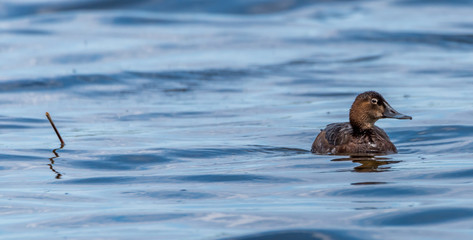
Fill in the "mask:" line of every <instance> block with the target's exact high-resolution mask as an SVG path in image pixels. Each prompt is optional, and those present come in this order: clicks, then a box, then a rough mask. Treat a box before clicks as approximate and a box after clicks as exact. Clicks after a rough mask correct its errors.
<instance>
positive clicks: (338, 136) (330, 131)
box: [324, 122, 353, 146]
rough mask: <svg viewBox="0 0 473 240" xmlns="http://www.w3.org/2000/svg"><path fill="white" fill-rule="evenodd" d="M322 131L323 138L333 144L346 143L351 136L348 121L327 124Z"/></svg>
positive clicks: (351, 132) (351, 130) (351, 131)
mask: <svg viewBox="0 0 473 240" xmlns="http://www.w3.org/2000/svg"><path fill="white" fill-rule="evenodd" d="M324 131H325V132H326V133H325V139H327V142H328V143H329V144H330V145H333V146H338V145H343V144H346V143H348V142H350V140H351V139H352V138H353V128H352V127H351V124H350V123H348V122H346V123H332V124H329V125H327V127H326V128H325V130H324Z"/></svg>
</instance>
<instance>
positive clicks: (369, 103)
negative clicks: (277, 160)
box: [311, 91, 412, 156]
mask: <svg viewBox="0 0 473 240" xmlns="http://www.w3.org/2000/svg"><path fill="white" fill-rule="evenodd" d="M381 118H395V119H410V120H412V117H411V116H408V115H404V114H402V113H399V112H398V111H396V110H395V109H394V108H392V107H391V105H389V103H388V102H387V101H386V100H385V99H384V97H383V96H382V95H381V94H379V93H378V92H375V91H367V92H364V93H361V94H359V95H358V96H357V97H356V98H355V101H354V102H353V104H352V106H351V108H350V114H349V119H350V121H349V122H344V123H332V124H329V125H327V126H326V127H325V129H321V131H320V133H319V134H318V135H317V137H316V138H315V140H314V142H313V143H312V148H311V152H312V153H316V154H330V155H355V156H356V155H387V154H394V153H397V149H396V146H394V144H393V143H392V142H391V140H390V139H389V137H388V135H387V134H386V132H385V131H384V130H383V129H381V128H379V127H378V126H376V125H375V123H376V121H378V120H379V119H381Z"/></svg>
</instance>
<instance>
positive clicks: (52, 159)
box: [48, 143, 64, 179]
mask: <svg viewBox="0 0 473 240" xmlns="http://www.w3.org/2000/svg"><path fill="white" fill-rule="evenodd" d="M63 147H64V144H62V143H61V147H60V148H56V149H53V153H54V157H51V158H49V161H51V163H50V164H48V166H49V169H51V171H53V172H54V174H56V179H61V177H62V173H60V172H58V171H56V169H54V166H53V165H54V159H55V158H58V157H59V154H58V153H57V152H56V151H57V150H60V149H62V148H63Z"/></svg>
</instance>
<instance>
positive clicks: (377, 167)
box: [332, 156, 401, 172]
mask: <svg viewBox="0 0 473 240" xmlns="http://www.w3.org/2000/svg"><path fill="white" fill-rule="evenodd" d="M390 159H391V158H387V157H376V156H350V157H345V158H336V159H333V160H332V161H352V162H354V163H359V164H361V165H360V166H356V167H354V168H353V170H354V171H355V172H385V171H389V169H390V168H391V167H389V166H386V165H389V164H394V163H399V162H401V161H389V160H390Z"/></svg>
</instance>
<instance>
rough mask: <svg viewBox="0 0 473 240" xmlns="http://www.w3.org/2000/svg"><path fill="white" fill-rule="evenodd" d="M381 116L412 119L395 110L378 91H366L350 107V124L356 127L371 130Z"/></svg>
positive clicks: (361, 129)
mask: <svg viewBox="0 0 473 240" xmlns="http://www.w3.org/2000/svg"><path fill="white" fill-rule="evenodd" d="M380 118H397V119H412V117H411V116H407V115H404V114H402V113H399V112H398V111H396V110H394V108H392V107H391V106H390V105H389V103H388V102H387V101H386V100H384V98H383V96H381V94H379V93H377V92H374V91H369V92H364V93H362V94H360V95H358V96H357V97H356V99H355V102H353V105H352V106H351V109H350V124H351V125H352V127H353V128H354V129H356V130H360V131H364V130H369V129H371V128H373V126H374V123H375V122H376V121H378V119H380Z"/></svg>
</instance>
